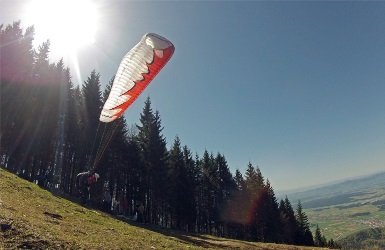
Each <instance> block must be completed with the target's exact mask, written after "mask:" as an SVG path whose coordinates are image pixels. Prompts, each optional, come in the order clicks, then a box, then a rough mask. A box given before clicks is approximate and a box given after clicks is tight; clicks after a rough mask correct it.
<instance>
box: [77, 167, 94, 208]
mask: <svg viewBox="0 0 385 250" xmlns="http://www.w3.org/2000/svg"><path fill="white" fill-rule="evenodd" d="M98 178H99V175H98V174H97V173H94V174H91V173H90V172H82V173H79V174H78V175H77V176H76V180H77V185H78V187H79V191H80V195H81V201H82V203H83V204H86V203H87V201H88V200H90V187H91V185H92V184H93V183H95V182H97V180H98Z"/></svg>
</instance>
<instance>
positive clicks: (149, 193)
mask: <svg viewBox="0 0 385 250" xmlns="http://www.w3.org/2000/svg"><path fill="white" fill-rule="evenodd" d="M140 122H141V125H140V126H139V125H138V126H137V128H138V130H139V133H138V140H139V145H140V148H141V152H142V154H141V155H142V159H143V163H144V166H145V176H146V177H145V178H146V180H145V182H146V183H145V188H146V191H145V192H146V196H145V197H146V201H145V216H146V218H147V220H149V221H150V222H151V223H154V224H155V223H158V222H159V221H158V220H159V219H160V218H162V217H164V216H165V211H166V205H165V201H166V192H167V190H166V188H165V187H166V181H167V179H166V176H167V172H166V169H167V154H168V152H167V148H166V140H165V139H164V138H163V135H162V134H161V132H162V130H163V128H162V126H161V119H160V115H159V112H158V111H156V112H155V114H154V112H153V111H152V109H151V101H150V98H149V97H148V98H147V100H146V102H145V106H144V108H143V112H142V114H141V116H140Z"/></svg>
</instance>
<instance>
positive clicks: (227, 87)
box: [0, 0, 385, 190]
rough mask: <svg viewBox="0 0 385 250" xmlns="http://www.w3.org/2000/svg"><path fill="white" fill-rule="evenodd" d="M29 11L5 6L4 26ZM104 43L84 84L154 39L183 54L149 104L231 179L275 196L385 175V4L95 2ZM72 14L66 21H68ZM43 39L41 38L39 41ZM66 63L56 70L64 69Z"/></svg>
mask: <svg viewBox="0 0 385 250" xmlns="http://www.w3.org/2000/svg"><path fill="white" fill-rule="evenodd" d="M26 2H28V1H4V0H2V1H1V5H2V6H1V18H0V20H1V23H4V24H8V23H10V22H12V21H14V20H19V19H21V21H22V25H23V26H24V25H25V26H24V27H26V26H27V24H23V15H22V11H20V10H21V9H22V7H23V4H25V3H26ZM95 4H97V6H98V8H99V14H100V19H99V25H98V31H97V34H96V37H95V43H94V44H92V45H90V46H87V47H83V48H81V49H79V50H78V53H77V59H78V67H79V73H80V74H78V73H77V71H76V70H75V69H74V68H76V65H74V64H73V60H71V59H68V58H69V57H67V55H60V56H59V55H55V51H52V55H53V57H54V58H55V57H56V58H60V57H63V56H64V58H65V60H66V62H67V65H68V66H69V67H70V68H71V72H72V75H73V80H74V82H77V83H79V82H83V81H84V80H86V78H87V77H88V76H89V74H90V72H91V71H92V70H93V69H95V70H96V71H97V72H99V73H100V75H101V79H102V84H103V85H105V84H107V82H108V81H109V80H110V79H111V78H112V77H113V76H114V74H115V73H116V70H117V67H118V65H119V62H120V60H121V59H122V57H123V56H124V54H125V53H126V52H127V51H128V50H129V49H131V48H132V47H133V46H134V45H135V44H136V43H138V42H139V40H140V38H141V37H142V36H143V35H144V34H145V33H148V32H154V33H157V34H159V35H162V36H165V37H167V38H168V39H169V40H170V41H172V42H173V43H174V45H175V47H176V51H175V54H174V56H173V58H172V59H171V60H170V62H169V63H168V64H167V65H166V67H165V68H164V69H163V70H162V72H160V74H159V75H158V76H157V77H156V78H155V79H154V81H153V82H152V83H151V84H150V86H149V87H148V88H147V89H146V90H145V91H144V92H143V94H142V96H140V97H139V98H138V99H137V101H136V102H135V103H134V104H133V105H132V106H131V107H130V108H129V109H128V110H127V111H126V113H125V116H126V118H127V121H128V123H129V124H134V123H138V122H139V114H140V112H141V111H142V109H143V104H144V101H145V99H146V97H147V96H150V98H151V100H152V105H153V109H155V110H159V112H160V115H161V117H162V125H163V126H164V130H163V133H164V136H165V137H166V139H167V142H168V146H169V147H171V145H172V143H173V140H174V138H175V136H176V135H179V137H180V139H181V142H182V144H183V145H184V144H186V145H187V146H188V147H189V148H190V149H191V150H192V152H194V153H195V152H197V153H198V154H199V155H200V156H202V154H203V152H204V150H205V149H207V150H208V151H209V152H213V153H214V154H216V153H217V152H220V153H222V154H224V155H225V157H226V159H227V161H228V164H229V167H230V169H231V170H232V172H233V173H234V172H235V169H237V168H239V169H240V170H241V172H242V173H244V171H245V169H246V166H247V164H248V162H249V161H250V162H251V163H252V164H253V165H255V166H256V165H257V166H259V168H260V169H261V171H262V174H263V175H264V176H265V177H266V178H268V179H269V180H270V182H271V183H272V185H273V187H274V188H275V190H285V189H292V188H299V187H304V186H309V185H313V184H321V183H327V182H330V181H334V180H339V179H346V178H351V177H355V176H359V175H365V174H370V173H375V172H379V171H384V170H385V19H384V16H385V2H345V1H340V2H332V1H326V2H310V1H309V2H307V1H301V2H275V1H274V2H268V1H263V2H260V1H245V2H239V1H102V0H100V1H95ZM70 17H71V13H69V14H68V18H70ZM38 32H39V30H38V27H36V33H38ZM55 60H57V59H55Z"/></svg>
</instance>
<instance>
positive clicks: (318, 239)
mask: <svg viewBox="0 0 385 250" xmlns="http://www.w3.org/2000/svg"><path fill="white" fill-rule="evenodd" d="M314 245H315V246H317V247H325V246H326V239H325V236H323V235H322V233H321V230H320V228H319V227H318V224H317V228H316V230H315V235H314Z"/></svg>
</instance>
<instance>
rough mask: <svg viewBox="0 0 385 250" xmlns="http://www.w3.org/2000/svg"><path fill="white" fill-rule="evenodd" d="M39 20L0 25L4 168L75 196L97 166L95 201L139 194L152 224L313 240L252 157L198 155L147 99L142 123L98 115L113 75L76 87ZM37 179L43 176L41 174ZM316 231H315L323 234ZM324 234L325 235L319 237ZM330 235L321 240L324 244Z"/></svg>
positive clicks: (302, 218) (93, 76) (0, 153)
mask: <svg viewBox="0 0 385 250" xmlns="http://www.w3.org/2000/svg"><path fill="white" fill-rule="evenodd" d="M33 39H34V27H33V26H31V27H29V28H27V29H26V30H25V32H23V30H22V28H21V26H20V22H13V24H12V25H7V26H4V25H1V26H0V44H1V48H0V50H1V51H0V53H1V57H0V59H1V60H0V69H1V96H0V97H1V100H0V101H1V131H0V139H1V147H0V166H1V167H2V168H4V169H7V170H8V171H10V172H13V173H15V174H17V175H19V176H21V177H22V178H24V179H27V180H30V181H36V182H38V181H40V180H41V177H42V176H45V177H46V179H45V180H46V181H47V183H46V184H47V186H48V188H56V189H60V190H62V192H64V193H67V194H70V195H75V194H76V183H75V182H76V180H75V179H76V175H77V174H78V173H80V172H83V171H87V170H89V171H95V172H97V173H98V174H100V176H101V178H100V179H101V181H98V182H97V183H96V185H95V186H94V187H93V188H92V190H91V192H92V195H91V197H92V200H93V202H94V204H101V202H102V199H103V193H105V192H107V193H109V194H110V196H112V197H115V199H127V200H128V201H129V204H130V206H129V207H130V208H129V209H130V212H133V211H134V209H135V205H136V204H138V203H139V202H141V203H142V204H143V205H144V219H145V221H146V222H147V223H151V224H156V225H160V226H163V227H167V228H175V229H179V230H185V231H189V232H197V233H205V234H212V235H217V236H222V237H228V238H235V239H242V240H250V241H261V242H276V243H285V244H295V245H309V246H312V245H315V244H316V243H317V242H319V240H318V238H317V242H315V241H314V238H313V235H312V232H311V231H310V229H309V222H308V218H307V216H306V214H305V212H304V211H303V209H302V205H301V203H300V202H298V204H297V207H296V209H295V210H294V209H293V207H292V205H291V203H290V201H289V199H288V198H287V197H286V198H285V199H283V200H280V201H279V202H278V200H277V199H276V197H275V194H274V190H273V187H272V186H271V184H270V182H269V180H268V179H265V177H264V176H263V175H262V173H261V171H260V169H259V168H258V167H257V166H253V164H252V163H249V164H248V166H247V168H246V171H245V173H244V174H242V173H241V172H240V171H239V170H236V172H235V174H234V175H233V174H232V173H231V172H230V169H229V166H228V164H227V161H226V158H225V156H224V155H223V154H221V153H217V154H213V153H212V152H209V151H208V150H205V151H204V153H203V155H202V156H200V155H198V153H195V154H194V153H193V152H192V151H191V149H190V148H189V147H188V146H187V145H182V144H181V141H180V138H179V137H178V136H176V137H175V138H174V141H173V143H172V145H171V147H170V148H167V143H166V138H164V136H163V135H162V130H163V127H162V124H161V116H160V113H159V111H157V110H155V111H154V110H153V108H152V105H151V100H150V98H149V97H148V98H147V100H146V101H145V103H144V108H143V111H142V113H141V115H140V119H139V124H134V125H131V126H129V125H128V124H127V122H126V120H125V119H124V117H120V118H118V119H117V120H116V121H114V122H112V123H103V124H102V123H100V122H99V115H100V111H101V108H102V105H103V103H104V100H106V98H107V96H108V94H109V91H110V89H111V85H112V82H113V79H111V81H110V82H109V83H108V84H107V87H106V88H105V89H104V90H103V91H102V90H101V82H100V75H99V73H97V72H96V71H92V72H91V73H90V76H89V77H88V78H87V79H86V80H85V81H84V82H83V84H82V86H75V85H74V84H73V83H72V80H71V74H70V69H69V68H68V67H66V66H65V65H64V63H63V60H59V61H58V62H56V63H51V62H50V60H49V52H50V51H49V50H50V43H49V41H46V42H43V43H42V44H41V45H40V46H38V48H37V49H34V48H33V46H32V42H33ZM39 178H40V179H39ZM317 236H318V235H317ZM322 240H324V239H322ZM324 243H325V242H324V241H322V244H324Z"/></svg>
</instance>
